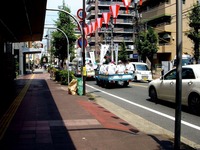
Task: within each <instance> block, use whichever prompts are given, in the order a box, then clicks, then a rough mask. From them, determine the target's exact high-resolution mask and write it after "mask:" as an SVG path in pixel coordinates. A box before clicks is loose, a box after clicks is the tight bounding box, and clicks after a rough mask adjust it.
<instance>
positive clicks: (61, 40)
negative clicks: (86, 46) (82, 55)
mask: <svg viewBox="0 0 200 150" xmlns="http://www.w3.org/2000/svg"><path fill="white" fill-rule="evenodd" d="M59 9H62V10H64V11H67V12H69V13H70V12H71V10H70V9H69V8H68V7H66V6H65V5H64V4H63V6H59ZM58 15H59V17H58V19H57V21H55V23H56V27H57V28H59V29H61V30H62V31H63V32H65V34H66V36H67V38H68V40H69V43H67V40H66V37H65V35H64V34H63V33H62V32H60V31H58V30H55V31H53V32H52V45H53V46H52V47H53V49H52V53H53V55H54V57H56V58H58V59H59V60H61V61H62V62H64V60H65V59H67V57H68V56H67V55H68V52H67V51H68V50H67V47H68V44H69V54H71V55H70V56H72V55H73V54H74V46H75V41H76V39H77V37H76V35H75V28H76V26H77V25H76V24H75V23H74V22H75V21H74V20H73V19H72V18H71V17H70V15H68V14H66V13H64V12H58ZM62 65H63V63H62Z"/></svg>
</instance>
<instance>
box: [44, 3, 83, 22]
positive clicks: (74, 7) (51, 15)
mask: <svg viewBox="0 0 200 150" xmlns="http://www.w3.org/2000/svg"><path fill="white" fill-rule="evenodd" d="M64 2H65V5H66V6H68V7H69V8H70V10H71V14H73V15H76V13H77V11H78V10H79V9H82V6H83V4H82V3H83V1H82V0H64ZM62 4H63V0H47V9H48V8H53V9H58V6H62ZM57 14H58V12H56V11H48V10H47V12H46V19H45V24H53V23H54V21H53V20H56V19H57V16H58V15H57Z"/></svg>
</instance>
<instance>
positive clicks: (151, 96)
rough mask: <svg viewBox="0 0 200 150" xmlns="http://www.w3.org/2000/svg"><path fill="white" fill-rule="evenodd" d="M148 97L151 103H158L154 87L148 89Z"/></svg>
mask: <svg viewBox="0 0 200 150" xmlns="http://www.w3.org/2000/svg"><path fill="white" fill-rule="evenodd" d="M149 97H150V98H151V100H152V101H154V102H155V103H158V98H157V92H156V89H155V88H154V87H151V88H150V89H149Z"/></svg>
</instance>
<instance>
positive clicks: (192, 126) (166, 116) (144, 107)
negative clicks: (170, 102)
mask: <svg viewBox="0 0 200 150" xmlns="http://www.w3.org/2000/svg"><path fill="white" fill-rule="evenodd" d="M86 85H87V86H88V87H90V88H92V89H95V90H98V91H100V92H102V93H104V94H107V95H109V96H112V97H115V98H117V99H119V100H122V101H124V102H127V103H129V104H132V105H135V106H137V107H140V108H143V109H145V110H148V111H150V112H153V113H155V114H158V115H160V116H163V117H165V118H168V119H170V120H173V121H175V118H174V117H172V116H170V115H167V114H164V113H162V112H159V111H156V110H153V109H151V108H148V107H146V106H142V105H140V104H137V103H134V102H131V101H130V100H127V99H124V98H122V97H119V96H116V95H113V94H110V93H108V92H105V91H102V90H100V89H97V88H95V87H93V86H90V85H88V84H86ZM181 123H182V124H184V125H186V126H189V127H191V128H194V129H196V130H200V127H199V126H197V125H194V124H191V123H189V122H186V121H183V120H181Z"/></svg>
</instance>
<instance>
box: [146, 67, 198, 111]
mask: <svg viewBox="0 0 200 150" xmlns="http://www.w3.org/2000/svg"><path fill="white" fill-rule="evenodd" d="M176 73H177V72H176V68H174V69H172V70H170V71H168V72H167V73H166V74H165V75H163V76H161V77H160V78H159V79H155V80H153V81H151V82H150V83H149V86H148V93H149V97H150V98H151V99H152V100H153V101H155V102H158V101H159V100H165V101H170V102H173V103H175V100H176ZM182 105H185V106H188V107H189V109H190V110H191V112H193V113H194V114H198V115H199V114H200V64H195V65H185V66H183V67H182Z"/></svg>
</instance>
